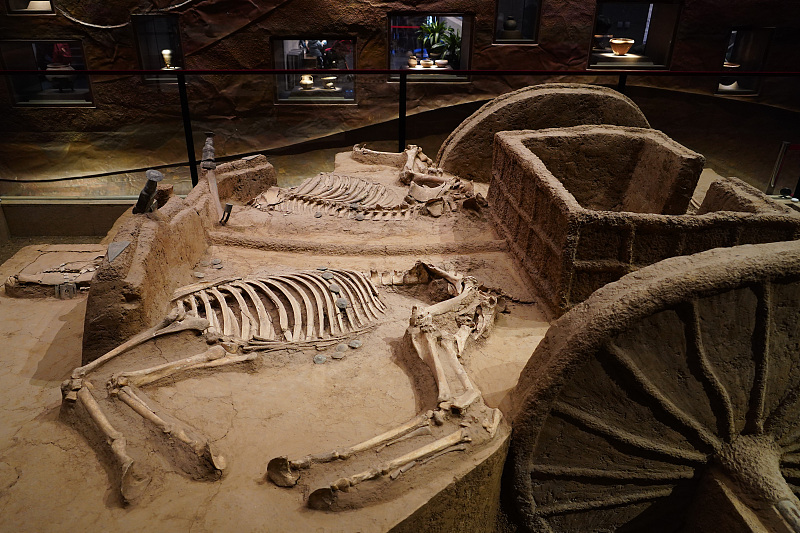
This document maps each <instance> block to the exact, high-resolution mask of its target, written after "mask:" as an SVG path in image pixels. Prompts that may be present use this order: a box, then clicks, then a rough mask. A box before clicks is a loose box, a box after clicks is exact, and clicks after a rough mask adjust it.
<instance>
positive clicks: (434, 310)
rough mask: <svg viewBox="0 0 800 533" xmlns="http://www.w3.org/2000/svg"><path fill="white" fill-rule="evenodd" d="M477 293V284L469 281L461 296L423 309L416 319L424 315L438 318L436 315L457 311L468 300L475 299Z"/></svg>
mask: <svg viewBox="0 0 800 533" xmlns="http://www.w3.org/2000/svg"><path fill="white" fill-rule="evenodd" d="M477 292H478V288H477V287H476V286H475V284H474V283H471V282H470V281H469V280H467V281H466V282H465V286H464V290H463V291H461V294H459V295H458V296H454V297H452V298H450V299H448V300H444V301H442V302H439V303H437V304H434V305H431V306H428V307H426V308H423V309H422V310H421V311H418V312H417V315H416V317H417V319H420V318H421V317H422V316H423V315H426V314H428V315H431V316H436V315H443V314H445V313H447V312H449V311H455V310H457V309H458V308H459V307H461V305H462V304H463V303H464V302H465V301H466V300H468V299H469V298H471V297H474V296H475V294H477Z"/></svg>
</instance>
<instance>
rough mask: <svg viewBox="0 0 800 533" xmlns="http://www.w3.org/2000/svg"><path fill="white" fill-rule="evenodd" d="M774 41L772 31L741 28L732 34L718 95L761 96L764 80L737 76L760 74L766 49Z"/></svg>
mask: <svg viewBox="0 0 800 533" xmlns="http://www.w3.org/2000/svg"><path fill="white" fill-rule="evenodd" d="M771 37H772V28H739V29H735V30H731V33H730V37H729V38H728V47H727V48H726V49H725V59H724V61H723V62H722V70H723V71H724V72H725V74H726V75H725V76H722V77H720V79H719V86H718V88H717V93H718V94H728V95H739V96H742V95H754V94H758V90H759V87H760V85H761V80H760V79H759V78H756V77H752V76H748V77H742V76H737V75H736V73H737V72H742V71H748V70H749V71H758V70H761V69H762V68H763V66H764V60H765V58H766V56H767V48H768V46H769V42H770V39H771Z"/></svg>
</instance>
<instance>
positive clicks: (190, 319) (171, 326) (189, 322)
mask: <svg viewBox="0 0 800 533" xmlns="http://www.w3.org/2000/svg"><path fill="white" fill-rule="evenodd" d="M178 312H179V311H178V309H177V308H174V309H173V310H172V312H170V313H169V314H168V315H167V317H166V318H165V319H164V320H163V321H161V323H159V324H158V325H156V326H153V327H152V328H150V329H148V330H145V331H143V332H141V333H139V334H138V335H134V336H133V337H131V338H130V339H128V340H127V341H125V342H123V343H122V344H120V345H119V346H117V347H116V348H114V349H113V350H111V351H110V352H108V353H106V354H105V355H103V356H101V357H98V358H97V359H95V360H94V361H92V362H91V363H89V364H86V365H84V366H81V367H78V368H76V369H75V370H73V371H72V378H73V379H76V378H81V377H83V376H85V375H86V374H88V373H89V372H91V371H92V370H95V369H97V368H98V367H100V366H101V365H103V364H105V363H107V362H108V361H110V360H111V359H113V358H115V357H117V356H118V355H120V354H122V353H124V352H127V351H128V350H131V349H133V348H135V347H137V346H139V345H140V344H143V343H145V342H147V341H149V340H150V339H154V338H156V337H159V336H161V335H167V334H169V333H177V332H179V331H186V330H197V331H203V330H205V329H207V328H208V326H209V323H208V321H207V320H205V319H202V318H197V317H194V316H191V315H183V316H179V315H178Z"/></svg>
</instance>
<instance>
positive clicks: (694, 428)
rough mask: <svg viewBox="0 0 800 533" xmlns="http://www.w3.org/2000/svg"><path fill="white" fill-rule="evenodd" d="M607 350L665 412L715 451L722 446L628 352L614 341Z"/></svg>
mask: <svg viewBox="0 0 800 533" xmlns="http://www.w3.org/2000/svg"><path fill="white" fill-rule="evenodd" d="M606 351H607V352H608V353H609V354H610V355H611V356H613V357H614V358H615V359H616V360H617V361H618V362H619V363H620V365H622V367H623V368H625V370H627V371H628V373H629V374H630V375H631V377H632V378H633V379H634V380H635V381H636V383H638V384H639V386H640V387H641V388H642V390H643V391H644V392H645V393H646V394H647V395H648V396H650V398H651V399H653V400H654V401H655V402H656V403H657V404H658V405H659V406H660V407H661V409H662V410H663V411H664V412H666V413H667V414H668V415H670V416H671V417H672V418H673V419H674V420H675V421H676V422H678V423H679V424H680V425H681V426H683V427H684V428H685V429H687V430H689V431H690V432H691V433H693V434H694V435H696V436H697V437H698V438H699V439H700V441H702V442H703V443H704V444H706V445H707V446H709V447H711V448H712V449H713V450H714V451H717V450H719V449H720V447H721V446H722V441H720V439H719V438H717V436H716V435H714V434H713V433H711V432H710V431H708V429H706V428H705V427H703V425H702V424H701V423H700V422H698V421H697V420H696V419H695V418H694V417H693V416H691V415H690V414H688V413H686V412H685V411H683V410H682V409H680V408H679V407H678V406H677V405H675V404H674V403H673V402H672V400H670V399H669V398H667V397H666V395H665V394H664V393H663V392H661V390H659V388H658V387H656V386H655V384H654V383H653V382H652V381H650V378H648V377H647V376H646V375H645V374H644V372H642V371H641V369H640V368H639V367H637V366H636V364H635V363H634V362H633V360H631V358H630V357H629V356H628V354H626V353H625V352H624V351H623V350H622V349H621V348H619V347H618V346H616V345H614V344H613V343H608V344H607V345H606Z"/></svg>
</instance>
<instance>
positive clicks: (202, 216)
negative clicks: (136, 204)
mask: <svg viewBox="0 0 800 533" xmlns="http://www.w3.org/2000/svg"><path fill="white" fill-rule="evenodd" d="M216 174H217V181H218V186H219V190H220V193H221V194H220V196H221V197H222V199H228V198H232V199H235V200H237V201H246V200H249V199H250V197H251V196H249V194H250V192H252V191H255V190H265V189H267V188H269V187H270V186H272V185H274V184H275V172H274V170H273V168H272V166H271V165H270V164H269V163H267V162H266V158H265V157H264V156H259V157H256V158H252V159H249V160H240V161H234V162H231V163H227V164H225V165H220V166H219V167H218V168H217V171H216ZM223 191H224V193H223ZM253 196H255V195H253ZM218 222H219V219H218V216H217V210H216V207H215V206H214V199H213V198H212V196H211V192H210V190H209V186H208V180H207V179H206V177H205V176H203V177H202V178H201V179H200V181H199V183H198V185H197V186H196V187H195V188H194V189H192V192H191V193H190V194H189V195H188V196H187V197H186V199H181V198H179V197H172V198H170V199H169V201H167V203H166V205H164V207H163V208H161V209H158V210H156V211H154V212H152V213H148V214H140V215H133V216H132V217H131V218H130V219H129V220H128V221H127V222H126V223H125V224H124V225H123V226H122V227H121V228H120V229H119V231H118V232H117V234H116V236H115V237H114V239H113V241H112V244H113V243H122V242H125V241H128V242H130V244H129V245H128V246H127V248H125V250H124V251H123V252H122V253H121V254H120V255H119V256H118V257H117V258H116V259H115V260H114V261H113V262H109V261H108V258H106V259H105V260H104V261H103V264H102V265H101V266H100V268H99V269H98V270H97V272H96V274H95V277H94V280H93V281H92V286H91V289H90V290H89V297H88V301H87V304H86V319H85V322H84V333H83V356H82V357H83V364H86V363H88V362H90V361H93V360H94V359H97V358H98V357H100V356H101V355H103V354H104V353H106V352H107V351H109V350H111V349H112V348H114V347H116V346H118V345H119V344H121V343H122V342H124V341H125V340H126V339H127V338H129V337H131V336H132V335H135V334H136V333H139V332H141V331H143V330H145V329H147V328H148V327H151V326H152V325H153V324H155V323H157V322H158V321H160V320H161V319H162V318H163V317H164V316H165V315H166V313H167V311H168V307H169V302H170V301H171V300H172V291H174V290H175V289H176V288H177V287H180V286H182V285H187V284H189V283H191V281H192V278H191V272H192V267H193V266H194V265H195V264H197V262H198V261H199V260H200V258H201V257H202V255H203V254H204V253H205V251H206V249H207V248H208V234H209V232H210V231H211V230H212V229H214V228H215V227H216V226H217V225H218Z"/></svg>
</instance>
